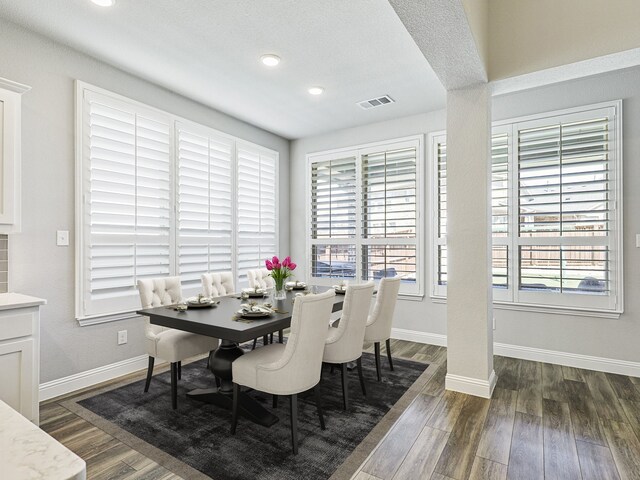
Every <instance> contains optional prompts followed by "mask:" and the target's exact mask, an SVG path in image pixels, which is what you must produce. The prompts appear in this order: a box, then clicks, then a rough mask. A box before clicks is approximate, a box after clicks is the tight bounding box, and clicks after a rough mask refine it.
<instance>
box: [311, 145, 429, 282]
mask: <svg viewBox="0 0 640 480" xmlns="http://www.w3.org/2000/svg"><path fill="white" fill-rule="evenodd" d="M422 145H423V143H422V140H421V138H420V137H410V138H404V139H397V140H391V141H389V142H385V143H384V144H372V145H363V146H360V147H353V148H351V149H344V150H340V151H335V152H326V153H318V154H314V155H310V156H309V157H308V159H309V174H310V175H309V177H310V178H309V181H310V184H309V186H310V194H311V205H310V209H309V217H308V219H309V225H308V232H309V247H310V256H311V261H310V265H309V266H310V271H311V276H312V278H313V279H314V280H316V281H317V282H318V283H327V284H331V283H335V280H334V279H359V280H369V279H373V280H379V279H381V278H384V277H391V276H400V277H401V278H402V284H401V287H400V292H401V293H403V294H409V295H412V294H421V288H422V286H421V282H420V281H419V280H420V278H419V277H420V275H421V274H422V272H421V271H420V269H419V268H418V265H420V261H419V257H420V245H419V241H418V240H419V239H418V231H419V230H420V227H419V225H420V216H419V210H418V205H419V204H420V200H419V199H420V196H421V192H420V186H421V183H420V175H419V171H420V169H419V165H420V159H421V158H422V157H423V154H422Z"/></svg>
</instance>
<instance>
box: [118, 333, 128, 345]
mask: <svg viewBox="0 0 640 480" xmlns="http://www.w3.org/2000/svg"><path fill="white" fill-rule="evenodd" d="M125 343H127V331H126V330H120V331H119V332H118V345H124V344H125Z"/></svg>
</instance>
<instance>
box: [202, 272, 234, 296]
mask: <svg viewBox="0 0 640 480" xmlns="http://www.w3.org/2000/svg"><path fill="white" fill-rule="evenodd" d="M200 279H201V280H202V293H203V294H204V296H205V297H224V296H225V295H230V294H232V293H235V291H236V290H235V286H234V284H233V274H232V273H231V272H220V273H205V274H203V275H202V277H200Z"/></svg>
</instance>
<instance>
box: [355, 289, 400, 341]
mask: <svg viewBox="0 0 640 480" xmlns="http://www.w3.org/2000/svg"><path fill="white" fill-rule="evenodd" d="M399 290H400V277H392V278H383V279H381V280H380V285H378V294H377V295H376V304H375V306H374V307H373V311H372V312H371V315H369V319H368V320H367V330H366V331H365V335H364V339H365V341H367V342H384V341H385V340H387V339H388V338H390V337H391V325H392V323H393V312H394V310H395V308H396V300H398V291H399Z"/></svg>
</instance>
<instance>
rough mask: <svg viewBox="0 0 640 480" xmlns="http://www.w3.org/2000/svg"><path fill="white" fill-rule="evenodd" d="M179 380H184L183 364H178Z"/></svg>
mask: <svg viewBox="0 0 640 480" xmlns="http://www.w3.org/2000/svg"><path fill="white" fill-rule="evenodd" d="M178 380H182V362H178Z"/></svg>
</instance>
